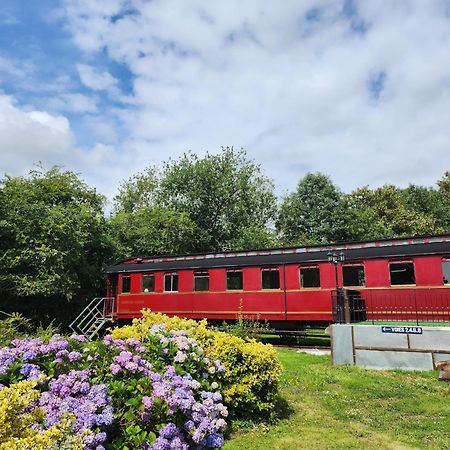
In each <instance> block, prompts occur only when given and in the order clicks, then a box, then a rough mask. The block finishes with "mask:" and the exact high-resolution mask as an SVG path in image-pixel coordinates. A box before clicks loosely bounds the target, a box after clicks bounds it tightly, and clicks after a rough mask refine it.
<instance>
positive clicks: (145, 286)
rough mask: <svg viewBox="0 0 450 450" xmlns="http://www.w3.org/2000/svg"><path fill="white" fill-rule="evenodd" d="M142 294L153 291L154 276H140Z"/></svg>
mask: <svg viewBox="0 0 450 450" xmlns="http://www.w3.org/2000/svg"><path fill="white" fill-rule="evenodd" d="M141 290H142V292H153V291H154V290H155V275H142V289H141Z"/></svg>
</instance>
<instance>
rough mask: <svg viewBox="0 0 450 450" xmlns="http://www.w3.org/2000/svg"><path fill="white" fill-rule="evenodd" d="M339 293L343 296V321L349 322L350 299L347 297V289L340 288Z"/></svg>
mask: <svg viewBox="0 0 450 450" xmlns="http://www.w3.org/2000/svg"><path fill="white" fill-rule="evenodd" d="M341 295H343V296H344V321H345V323H350V322H351V315H350V299H349V298H348V291H347V289H342V290H341Z"/></svg>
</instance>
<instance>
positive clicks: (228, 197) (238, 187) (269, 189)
mask: <svg viewBox="0 0 450 450" xmlns="http://www.w3.org/2000/svg"><path fill="white" fill-rule="evenodd" d="M144 209H147V213H146V214H150V215H152V217H156V216H155V214H160V215H161V217H162V218H163V219H169V218H170V220H171V221H173V220H176V221H181V223H182V224H183V227H185V228H184V230H185V231H187V230H188V229H191V231H192V233H191V231H189V233H188V234H189V236H190V237H189V240H187V241H184V242H180V241H179V240H178V241H177V239H178V235H174V233H173V232H170V233H169V235H168V239H169V240H166V241H165V242H166V244H165V245H166V246H167V250H166V251H164V252H163V253H167V252H168V250H170V249H172V250H174V251H175V252H176V253H180V252H185V251H188V252H208V251H221V250H231V249H236V250H237V249H243V248H251V247H263V246H268V245H270V244H271V243H272V242H273V240H272V234H273V233H271V231H270V226H271V224H272V222H273V220H274V218H275V215H276V199H275V195H274V193H273V184H272V182H271V181H270V180H269V179H268V178H266V177H265V176H264V175H262V173H261V168H260V166H259V165H258V164H256V163H255V162H253V161H250V160H248V159H247V156H246V153H245V152H244V151H243V150H239V151H236V150H234V149H233V148H231V147H227V148H223V149H222V151H221V153H219V154H217V155H212V154H207V155H206V156H205V157H203V158H200V157H199V156H197V155H195V154H193V153H188V154H185V155H183V156H182V157H181V158H180V159H179V160H177V161H172V160H170V161H169V162H167V163H165V164H164V166H163V168H162V169H161V170H158V169H157V168H149V169H147V170H146V171H145V172H144V173H143V174H139V175H136V176H135V177H133V178H131V179H130V180H128V181H126V182H125V183H124V184H122V186H121V189H120V192H119V194H118V195H117V196H116V198H115V214H116V215H118V214H119V213H120V212H128V213H132V214H136V213H137V212H138V211H139V210H144ZM187 220H188V221H190V224H191V225H189V226H188V223H187ZM119 222H120V220H119V219H114V217H113V218H112V219H111V225H112V226H113V227H116V226H117V225H118V223H119ZM170 226H172V225H169V224H166V223H161V224H160V227H162V229H166V230H168V229H169V228H170ZM191 226H192V228H191ZM186 227H187V228H186ZM156 231H157V230H156ZM123 233H125V234H126V233H128V231H127V230H126V229H123ZM125 234H122V236H123V237H124V238H125V240H126V241H127V242H132V240H133V237H132V236H131V234H129V235H128V237H125ZM150 234H152V233H150ZM182 234H183V233H182ZM171 236H172V237H173V236H175V241H170V239H172V238H171ZM186 239H187V238H186ZM175 244H176V245H175ZM145 246H146V248H148V249H149V251H150V249H153V248H155V246H154V245H153V244H152V242H150V241H147V244H145ZM149 251H147V252H146V253H149Z"/></svg>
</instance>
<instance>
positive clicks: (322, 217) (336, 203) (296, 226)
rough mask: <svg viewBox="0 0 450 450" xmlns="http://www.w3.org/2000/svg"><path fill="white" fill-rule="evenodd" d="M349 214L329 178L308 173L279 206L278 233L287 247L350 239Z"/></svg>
mask: <svg viewBox="0 0 450 450" xmlns="http://www.w3.org/2000/svg"><path fill="white" fill-rule="evenodd" d="M349 217H350V211H349V207H348V205H347V203H346V202H345V200H344V195H343V193H342V192H341V191H340V190H339V188H337V187H336V186H335V185H334V184H333V182H332V181H331V180H330V178H329V177H327V176H326V175H323V174H321V173H308V174H307V175H306V176H305V177H304V178H302V179H301V180H300V181H299V183H298V185H297V189H296V191H295V192H293V193H291V194H289V195H287V196H286V197H285V198H284V199H283V201H282V203H281V206H280V213H279V218H278V221H277V230H278V232H279V234H280V239H281V241H282V242H283V244H285V245H297V244H313V243H326V242H337V241H342V240H347V239H348V238H349V230H348V221H349Z"/></svg>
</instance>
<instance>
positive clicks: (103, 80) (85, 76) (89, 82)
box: [77, 64, 117, 92]
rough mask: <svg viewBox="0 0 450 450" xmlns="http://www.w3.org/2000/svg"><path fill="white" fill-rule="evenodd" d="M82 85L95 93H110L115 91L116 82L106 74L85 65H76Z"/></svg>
mask: <svg viewBox="0 0 450 450" xmlns="http://www.w3.org/2000/svg"><path fill="white" fill-rule="evenodd" d="M77 70H78V74H79V76H80V79H81V81H82V83H83V84H84V85H85V86H87V87H88V88H90V89H93V90H96V91H112V92H115V91H116V89H117V80H116V79H115V78H114V77H113V76H112V75H111V74H110V73H108V72H105V71H103V72H99V71H97V70H96V69H95V68H94V67H92V66H89V65H87V64H77Z"/></svg>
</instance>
